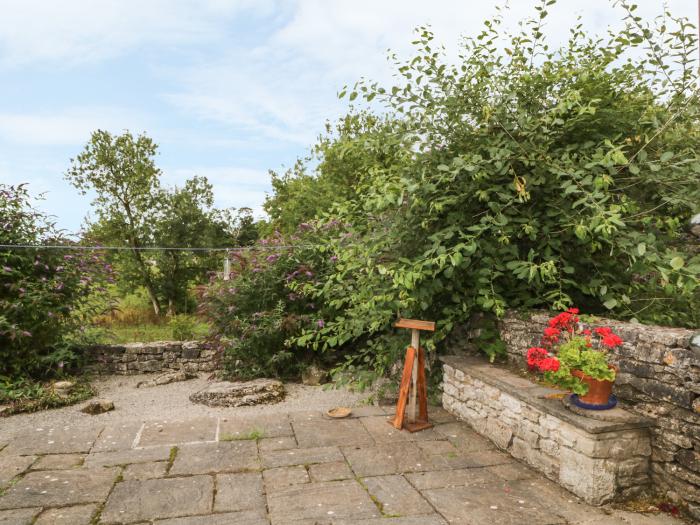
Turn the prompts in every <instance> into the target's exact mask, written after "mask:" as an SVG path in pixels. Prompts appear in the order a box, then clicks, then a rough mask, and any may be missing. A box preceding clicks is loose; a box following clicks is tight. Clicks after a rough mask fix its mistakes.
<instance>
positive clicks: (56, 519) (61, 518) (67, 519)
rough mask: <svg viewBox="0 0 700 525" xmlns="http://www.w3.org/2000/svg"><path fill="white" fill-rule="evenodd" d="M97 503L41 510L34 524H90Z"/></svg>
mask: <svg viewBox="0 0 700 525" xmlns="http://www.w3.org/2000/svg"><path fill="white" fill-rule="evenodd" d="M97 508H98V507H97V505H96V504H95V503H91V504H89V505H76V506H74V507H61V508H58V509H49V510H47V511H45V512H42V513H41V515H40V516H39V519H38V520H36V522H35V523H34V525H90V523H91V521H92V517H93V516H94V515H95V513H96V512H97Z"/></svg>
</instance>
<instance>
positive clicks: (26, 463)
mask: <svg viewBox="0 0 700 525" xmlns="http://www.w3.org/2000/svg"><path fill="white" fill-rule="evenodd" d="M35 460H36V457H35V456H7V455H3V456H0V490H2V489H4V488H5V487H7V486H8V485H9V484H10V482H11V481H12V480H13V479H14V478H15V476H18V475H20V474H21V473H22V472H24V471H25V470H27V469H28V468H29V467H30V466H31V464H32V463H34V461H35Z"/></svg>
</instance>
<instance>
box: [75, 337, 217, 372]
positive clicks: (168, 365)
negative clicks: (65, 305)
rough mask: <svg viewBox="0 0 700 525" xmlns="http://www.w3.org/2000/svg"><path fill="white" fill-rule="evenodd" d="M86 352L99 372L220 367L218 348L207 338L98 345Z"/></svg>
mask: <svg viewBox="0 0 700 525" xmlns="http://www.w3.org/2000/svg"><path fill="white" fill-rule="evenodd" d="M85 352H86V358H87V361H88V367H87V368H88V369H89V370H90V371H92V372H95V373H98V374H120V375H131V374H144V373H153V372H167V371H171V370H183V371H185V372H190V373H196V372H211V371H213V370H216V368H217V359H216V351H215V350H214V349H213V348H210V347H209V345H208V344H207V343H206V342H205V341H156V342H153V343H127V344H122V345H95V346H91V347H89V348H87V349H86V350H85Z"/></svg>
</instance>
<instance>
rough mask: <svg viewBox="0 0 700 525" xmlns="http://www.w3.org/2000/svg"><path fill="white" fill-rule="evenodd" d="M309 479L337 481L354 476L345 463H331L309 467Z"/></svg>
mask: <svg viewBox="0 0 700 525" xmlns="http://www.w3.org/2000/svg"><path fill="white" fill-rule="evenodd" d="M309 477H310V478H311V481H338V480H341V479H350V478H354V477H355V476H354V474H353V473H352V471H351V470H350V467H349V466H348V464H347V463H346V462H345V461H333V462H332V463H318V464H316V465H309Z"/></svg>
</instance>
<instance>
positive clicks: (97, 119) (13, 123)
mask: <svg viewBox="0 0 700 525" xmlns="http://www.w3.org/2000/svg"><path fill="white" fill-rule="evenodd" d="M142 125H143V117H142V116H140V115H136V114H134V113H132V112H130V111H125V110H123V109H117V108H108V107H81V108H67V109H63V110H60V111H58V112H56V113H1V112H0V139H2V140H3V141H6V142H8V143H13V144H29V145H35V146H40V145H41V146H47V145H48V146H55V145H71V146H72V145H80V144H84V143H86V142H87V141H88V140H89V139H90V134H91V133H92V132H93V131H94V130H96V129H106V130H109V131H112V132H121V131H122V130H124V129H131V130H133V131H137V130H138V129H141V126H142Z"/></svg>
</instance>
